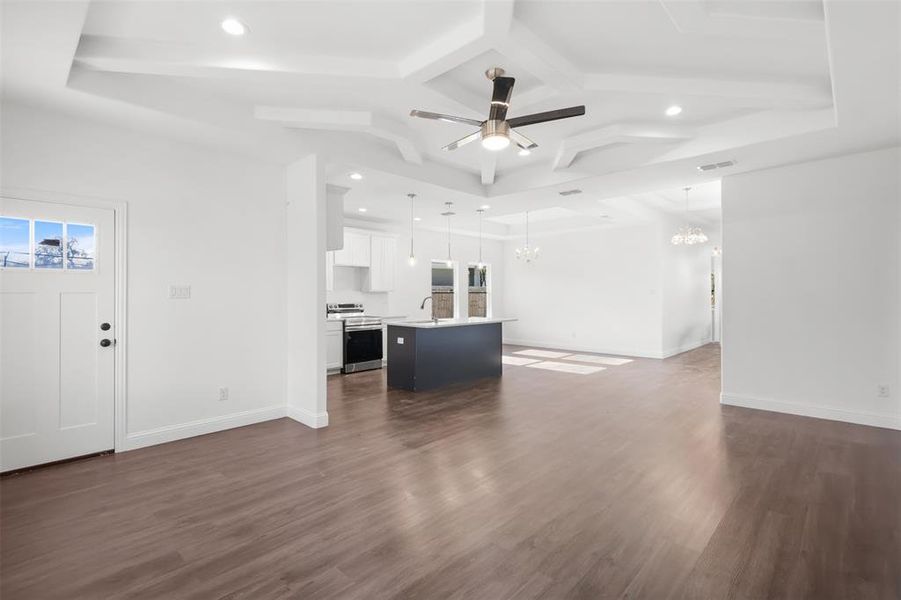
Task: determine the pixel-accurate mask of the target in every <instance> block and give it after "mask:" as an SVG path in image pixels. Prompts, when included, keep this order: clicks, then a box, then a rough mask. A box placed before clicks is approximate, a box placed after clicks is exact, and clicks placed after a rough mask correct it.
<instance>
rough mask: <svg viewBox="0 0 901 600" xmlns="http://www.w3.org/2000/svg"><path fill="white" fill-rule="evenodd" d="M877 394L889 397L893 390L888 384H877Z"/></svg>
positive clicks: (881, 396)
mask: <svg viewBox="0 0 901 600" xmlns="http://www.w3.org/2000/svg"><path fill="white" fill-rule="evenodd" d="M876 395H877V396H879V397H880V398H888V397H889V396H891V395H892V390H891V389H890V388H889V386H887V385H886V384H884V383H883V384H882V385H877V386H876Z"/></svg>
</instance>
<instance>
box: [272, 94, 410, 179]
mask: <svg viewBox="0 0 901 600" xmlns="http://www.w3.org/2000/svg"><path fill="white" fill-rule="evenodd" d="M254 117H255V118H256V119H259V120H261V121H275V122H278V123H281V124H282V125H285V126H286V127H292V128H297V129H320V130H325V131H356V132H361V133H367V134H369V135H372V136H375V137H377V138H380V139H383V140H387V141H389V142H392V143H393V144H394V145H395V146H396V147H397V150H398V152H400V154H401V156H402V157H403V159H404V160H405V161H407V162H410V163H414V164H417V165H421V164H422V153H421V152H420V151H419V149H418V148H417V146H416V144H415V143H414V142H413V139H412V137H413V134H412V133H411V132H410V130H409V129H408V128H407V127H406V126H405V125H402V124H399V123H395V122H394V121H391V120H390V119H386V118H384V117H382V116H380V115H376V114H373V113H372V112H370V111H354V110H316V109H308V108H295V107H284V106H256V107H255V108H254Z"/></svg>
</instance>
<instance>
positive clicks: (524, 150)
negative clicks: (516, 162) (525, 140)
mask: <svg viewBox="0 0 901 600" xmlns="http://www.w3.org/2000/svg"><path fill="white" fill-rule="evenodd" d="M531 153H532V151H531V150H529V149H528V148H520V150H519V155H520V156H528V155H530V154H531Z"/></svg>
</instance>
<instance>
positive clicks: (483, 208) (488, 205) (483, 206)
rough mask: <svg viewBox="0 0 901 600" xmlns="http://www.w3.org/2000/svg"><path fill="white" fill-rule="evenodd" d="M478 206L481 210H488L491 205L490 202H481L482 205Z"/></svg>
mask: <svg viewBox="0 0 901 600" xmlns="http://www.w3.org/2000/svg"><path fill="white" fill-rule="evenodd" d="M479 208H481V209H482V210H488V209H489V208H491V205H490V204H483V205H482V206H480V207H479Z"/></svg>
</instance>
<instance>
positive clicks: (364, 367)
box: [326, 302, 382, 373]
mask: <svg viewBox="0 0 901 600" xmlns="http://www.w3.org/2000/svg"><path fill="white" fill-rule="evenodd" d="M326 316H327V318H329V319H339V320H340V321H341V322H342V323H343V324H344V367H343V368H342V369H341V371H342V372H343V373H355V372H357V371H368V370H370V369H381V368H382V320H381V318H379V317H373V316H370V315H367V314H366V312H365V311H364V310H363V305H362V304H360V303H357V302H351V303H337V304H326Z"/></svg>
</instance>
